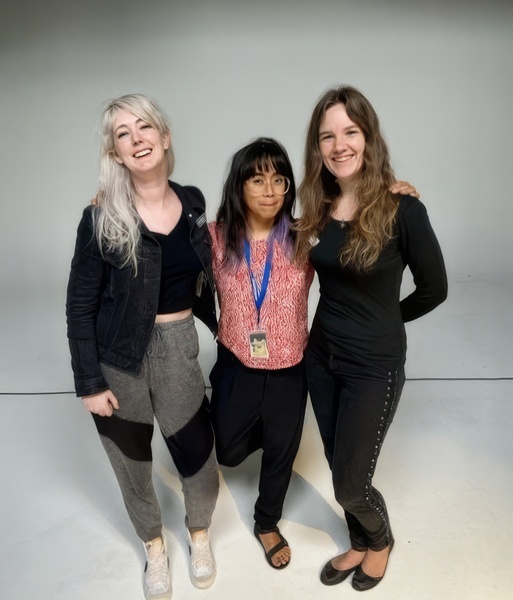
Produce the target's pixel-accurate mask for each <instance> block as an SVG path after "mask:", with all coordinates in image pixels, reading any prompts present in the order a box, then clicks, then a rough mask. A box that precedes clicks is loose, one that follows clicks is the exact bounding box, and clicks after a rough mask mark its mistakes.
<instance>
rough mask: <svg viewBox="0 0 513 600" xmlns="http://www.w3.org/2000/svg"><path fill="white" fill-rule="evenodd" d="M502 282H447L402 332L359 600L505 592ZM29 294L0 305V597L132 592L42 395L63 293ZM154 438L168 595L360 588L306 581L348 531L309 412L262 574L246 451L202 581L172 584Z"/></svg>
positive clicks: (231, 476)
mask: <svg viewBox="0 0 513 600" xmlns="http://www.w3.org/2000/svg"><path fill="white" fill-rule="evenodd" d="M512 291H513V290H512V288H511V287H507V286H500V285H495V284H492V283H489V282H488V283H487V282H477V283H474V282H455V283H453V285H452V286H451V296H450V298H449V300H448V302H447V303H446V304H445V305H444V306H443V307H441V308H440V309H439V310H438V311H437V312H435V313H433V315H431V316H428V317H425V319H424V320H421V321H419V323H418V324H417V323H415V324H412V325H411V326H409V329H408V334H409V343H410V350H409V360H408V369H407V374H408V376H409V377H410V378H412V380H410V381H408V382H407V383H406V386H405V390H404V392H403V397H402V400H401V404H400V406H399V409H398V412H397V417H396V420H395V422H394V424H393V426H392V428H391V430H390V432H389V435H388V438H387V441H386V442H385V445H384V448H383V451H382V455H381V458H380V463H379V466H378V469H377V473H376V476H375V479H374V481H375V484H376V485H377V487H378V488H379V489H380V490H381V491H382V492H383V493H384V495H385V497H386V499H387V504H388V508H389V512H390V514H391V519H392V523H393V527H394V534H395V537H396V546H395V548H394V551H393V553H392V557H391V560H390V565H389V568H388V571H387V574H386V577H385V579H384V580H383V582H382V583H381V584H380V585H379V586H378V587H377V588H375V590H372V591H370V592H367V595H368V597H370V598H380V599H382V600H392V599H393V600H474V599H475V600H495V599H496V600H508V599H511V598H513V543H512V539H513V516H512V506H513V471H512V467H511V465H512V464H513V444H512V433H511V432H512V431H513V406H512V398H513V380H511V379H503V380H501V379H495V380H494V379H491V378H510V377H512V376H513V369H512V364H513V361H512V358H513V349H512V344H511V332H512V331H513V328H512V324H513V314H512V310H511V298H512ZM14 295H15V292H13V296H14ZM20 297H25V298H26V297H27V295H23V294H21V295H20ZM30 302H31V301H30V300H25V301H24V302H22V303H20V302H19V301H18V302H11V303H9V304H8V307H7V308H5V307H2V308H3V310H2V317H1V321H0V326H1V330H2V338H1V341H0V365H1V367H0V392H1V393H2V396H0V406H1V409H2V419H1V421H0V453H1V457H2V462H1V467H0V468H1V472H0V477H1V481H2V493H1V494H0V515H1V519H0V594H1V598H2V599H4V598H5V599H7V598H9V599H15V600H18V599H26V598H37V599H39V600H90V599H93V598H94V600H106V599H107V598H108V599H115V600H118V599H123V600H140V599H141V598H142V597H143V595H142V587H141V569H142V565H143V551H142V545H141V544H140V542H139V540H138V539H137V537H136V536H135V534H134V533H133V531H132V528H131V525H130V523H129V521H128V518H127V516H126V514H125V510H124V507H123V505H122V501H121V498H120V495H119V492H118V490H117V487H116V483H115V481H114V478H113V476H112V474H111V472H110V466H109V465H108V463H107V460H106V457H105V456H104V453H103V449H102V448H101V445H100V443H99V441H98V439H97V436H96V432H95V430H94V426H93V423H92V420H91V419H90V417H89V416H88V415H87V414H86V413H85V412H84V411H83V410H82V408H81V407H80V404H79V401H78V400H76V399H75V398H74V396H73V394H71V393H68V394H57V393H45V394H43V392H59V391H68V390H70V381H71V379H70V373H69V367H68V364H69V359H68V356H67V349H66V345H65V342H63V341H62V339H61V336H62V335H63V332H64V326H63V323H62V310H63V309H62V299H60V298H59V299H58V300H57V301H56V299H55V298H54V297H53V296H52V294H51V293H49V294H48V295H47V297H45V296H44V295H43V296H41V295H40V296H39V297H38V298H37V305H38V306H39V307H40V308H41V307H43V312H42V313H41V311H40V312H39V313H36V314H34V311H32V310H30ZM33 302H34V303H35V302H36V299H34V300H33ZM21 315H23V319H22V318H21ZM27 315H32V316H31V317H30V318H31V319H32V321H31V320H30V319H29V320H27V319H28V317H27ZM20 323H22V324H23V326H22V327H20ZM208 343H210V342H208ZM203 360H206V362H207V363H208V360H209V359H208V358H207V359H205V358H204V359H203ZM418 378H428V379H429V378H431V380H427V381H426V380H423V381H418V380H417V379H418ZM442 378H448V379H451V380H450V381H446V380H442ZM472 378H478V380H475V379H474V380H469V379H472ZM483 378H489V379H487V380H485V379H483ZM433 379H434V380H433ZM465 379H467V380H465ZM154 446H155V485H156V488H157V492H158V495H159V498H160V500H161V504H162V509H163V514H164V526H165V530H166V534H167V537H168V543H169V546H170V549H171V562H172V565H171V569H172V578H173V598H174V599H180V600H182V599H186V600H188V599H191V600H194V599H195V598H203V599H207V598H209V599H211V600H221V599H222V600H225V599H227V598H228V599H232V598H242V599H245V600H246V599H249V600H252V599H257V598H259V599H260V598H262V599H263V598H265V599H272V600H274V599H276V600H278V599H281V598H287V599H294V600H302V599H307V598H308V599H311V598H315V599H316V600H317V599H318V598H325V599H326V600H329V599H331V598H348V599H349V598H357V597H361V595H360V594H359V593H358V592H356V591H354V590H353V589H352V588H351V586H350V583H349V582H344V583H342V584H341V585H338V586H335V587H333V588H327V587H325V586H323V585H322V584H321V583H320V582H319V580H318V574H319V571H320V569H321V567H322V565H323V564H324V562H325V561H326V560H327V559H328V558H330V557H331V556H333V555H335V554H336V553H338V552H339V551H342V550H343V549H345V548H346V547H347V542H348V538H347V530H346V528H345V525H344V522H343V520H342V519H341V518H340V515H341V510H340V508H339V507H338V505H337V504H336V502H335V501H334V498H333V494H332V489H331V484H330V477H329V472H328V469H327V466H326V463H325V461H324V458H323V456H322V449H321V446H320V441H319V438H318V434H317V431H316V427H315V423H314V420H313V417H312V414H311V412H310V410H309V411H308V413H307V420H306V425H305V430H304V435H303V439H302V443H301V448H300V452H299V455H298V457H297V461H296V465H295V473H294V475H293V479H292V482H291V485H290V490H289V493H288V497H287V502H286V505H285V510H284V518H283V521H282V523H281V530H282V532H283V533H284V535H285V536H286V537H287V539H288V541H289V543H290V544H291V547H292V552H293V558H292V562H291V565H290V566H289V567H288V568H287V569H285V570H283V571H276V570H273V569H271V568H270V567H269V566H268V565H267V563H266V562H265V559H264V556H263V552H262V550H261V548H260V546H259V545H258V544H257V542H256V540H255V539H254V538H253V535H252V513H253V510H252V508H253V503H254V500H255V497H256V485H257V479H256V472H257V468H258V460H259V456H258V455H255V456H253V457H251V458H250V459H248V460H247V461H246V462H245V463H244V464H243V465H241V466H240V467H239V468H237V469H223V470H222V474H221V493H220V497H219V501H218V505H217V509H216V512H215V514H214V519H213V524H212V530H211V532H212V540H213V548H214V552H215V556H216V559H217V563H218V577H217V580H216V582H215V583H214V585H213V586H212V587H211V588H209V589H208V590H203V591H200V590H196V589H195V588H194V587H193V586H192V585H191V583H190V581H189V579H188V572H187V556H186V546H185V539H184V535H183V518H184V509H183V502H182V498H181V492H180V487H179V483H178V480H177V478H176V474H175V470H174V466H173V464H172V463H171V460H170V458H169V456H168V453H167V450H166V449H165V446H164V444H163V442H162V440H161V439H160V438H159V437H157V436H155V444H154Z"/></svg>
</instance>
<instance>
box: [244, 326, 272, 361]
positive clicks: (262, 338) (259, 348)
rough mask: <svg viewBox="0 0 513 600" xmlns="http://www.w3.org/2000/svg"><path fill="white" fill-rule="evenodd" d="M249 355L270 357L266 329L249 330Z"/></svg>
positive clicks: (263, 357) (252, 356)
mask: <svg viewBox="0 0 513 600" xmlns="http://www.w3.org/2000/svg"><path fill="white" fill-rule="evenodd" d="M249 355H250V356H251V358H262V359H266V358H269V352H268V350H267V335H266V333H265V331H262V330H259V331H250V332H249Z"/></svg>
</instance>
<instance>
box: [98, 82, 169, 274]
mask: <svg viewBox="0 0 513 600" xmlns="http://www.w3.org/2000/svg"><path fill="white" fill-rule="evenodd" d="M120 110H129V111H130V112H131V113H133V114H134V115H135V116H136V117H137V118H138V119H142V120H143V121H145V122H146V123H149V124H150V125H151V126H152V127H155V129H157V131H159V132H160V134H161V135H162V136H164V135H166V134H169V132H170V127H169V120H168V118H167V116H166V115H165V113H164V111H163V110H162V109H161V108H160V106H158V104H157V103H156V102H154V101H153V100H151V99H150V98H148V97H147V96H144V95H143V94H127V95H126V96H120V97H119V98H115V99H114V100H111V101H109V102H108V103H107V105H106V107H105V109H104V111H103V113H102V120H101V132H100V136H101V140H100V175H99V177H98V188H97V190H96V204H97V206H98V209H97V210H95V211H94V227H95V231H96V237H97V240H98V245H99V247H100V249H101V252H102V254H104V253H106V252H114V253H116V254H117V255H118V257H119V259H120V264H121V266H122V267H126V266H128V265H129V264H131V265H132V266H133V267H134V272H135V274H137V250H138V247H139V241H140V232H139V224H140V217H139V215H138V213H137V210H136V208H135V186H134V184H133V181H132V177H131V175H130V171H129V170H128V169H127V168H126V167H125V165H120V164H119V163H118V162H116V160H115V156H116V150H115V147H114V120H115V118H116V114H117V113H118V112H119V111H120ZM166 158H167V177H169V176H170V175H171V173H172V172H173V167H174V164H175V158H174V154H173V149H172V146H171V143H170V144H169V148H168V149H167V150H166Z"/></svg>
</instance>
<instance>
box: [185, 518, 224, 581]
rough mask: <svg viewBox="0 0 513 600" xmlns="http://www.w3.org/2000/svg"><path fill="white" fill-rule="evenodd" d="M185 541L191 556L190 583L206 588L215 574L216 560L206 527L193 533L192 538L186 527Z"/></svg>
mask: <svg viewBox="0 0 513 600" xmlns="http://www.w3.org/2000/svg"><path fill="white" fill-rule="evenodd" d="M186 531H187V542H188V544H189V554H190V556H191V568H190V577H191V581H192V585H194V586H196V587H197V588H208V587H210V586H211V585H212V584H213V583H214V579H215V578H216V575H217V569H216V561H215V560H214V557H213V556H212V549H211V548H210V542H209V540H208V529H203V530H201V531H198V532H196V533H195V534H194V539H192V537H191V534H190V532H189V530H188V529H186Z"/></svg>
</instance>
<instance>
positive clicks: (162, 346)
mask: <svg viewBox="0 0 513 600" xmlns="http://www.w3.org/2000/svg"><path fill="white" fill-rule="evenodd" d="M198 351H199V344H198V335H197V332H196V328H195V326H194V318H193V317H192V316H191V317H188V318H186V319H184V320H182V321H173V322H170V323H157V324H155V327H154V330H153V333H152V337H151V340H150V343H149V345H148V349H147V351H146V355H145V357H144V360H143V364H142V369H141V372H140V374H139V375H132V374H130V373H125V372H122V371H119V370H117V369H115V368H113V367H110V366H108V365H106V364H102V371H103V374H104V377H105V379H106V381H107V383H108V385H109V387H110V389H111V390H112V392H113V393H114V395H115V396H116V398H117V399H118V401H119V405H120V408H119V410H117V411H116V412H115V415H113V416H112V417H98V416H96V415H93V416H94V420H95V423H96V426H97V428H98V432H99V433H100V438H101V440H102V443H103V446H104V448H105V450H106V452H107V455H108V457H109V460H110V462H111V464H112V467H113V469H114V472H115V474H116V478H117V480H118V483H119V486H120V488H121V493H122V495H123V500H124V502H125V506H126V508H127V511H128V514H129V516H130V519H131V521H132V523H133V525H134V527H135V530H136V532H137V534H138V535H139V537H140V538H141V539H142V540H143V541H144V542H146V541H149V540H151V539H153V538H155V537H158V536H159V535H160V534H161V530H162V521H161V513H160V507H159V504H158V501H157V497H156V495H155V490H154V487H153V482H152V452H151V438H152V435H153V427H154V419H156V421H157V423H158V425H159V427H160V430H161V432H162V435H163V436H164V439H165V441H166V443H167V445H168V447H169V450H170V452H171V455H172V457H173V460H174V462H175V465H176V467H177V469H178V472H179V477H180V481H181V482H182V490H183V493H184V500H185V512H186V524H187V526H188V527H190V528H205V527H209V526H210V521H211V517H212V513H213V511H214V507H215V504H216V500H217V495H218V491H219V475H218V468H217V461H216V457H215V451H214V447H213V433H212V427H211V424H210V418H209V411H208V403H207V401H206V398H205V384H204V379H203V375H202V373H201V369H200V366H199V364H198V360H197V357H198Z"/></svg>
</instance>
